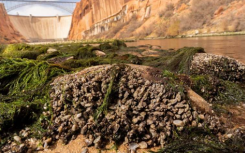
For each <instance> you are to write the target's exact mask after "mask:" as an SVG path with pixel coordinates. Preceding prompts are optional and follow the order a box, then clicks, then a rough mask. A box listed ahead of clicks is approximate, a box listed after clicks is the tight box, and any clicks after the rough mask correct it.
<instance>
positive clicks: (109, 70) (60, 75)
mask: <svg viewBox="0 0 245 153" xmlns="http://www.w3.org/2000/svg"><path fill="white" fill-rule="evenodd" d="M94 43H95V42H94V41H90V42H89V41H87V42H85V43H83V42H77V43H60V44H58V43H56V44H33V45H30V44H10V45H1V47H0V152H20V153H22V152H23V153H25V152H38V151H43V150H48V149H51V148H52V146H54V145H55V144H56V143H57V141H58V140H60V141H62V142H63V143H64V144H68V143H69V142H70V141H71V140H74V139H76V138H77V136H79V135H83V136H84V137H85V143H84V146H79V147H80V150H79V151H84V152H87V151H89V150H90V149H91V147H94V148H96V150H98V151H101V152H103V151H108V150H112V151H115V150H118V147H119V146H120V145H122V144H123V143H124V144H126V145H127V148H126V150H130V151H132V152H133V151H136V149H139V148H141V149H148V150H146V151H145V152H151V151H150V149H152V148H154V147H161V148H162V149H160V150H158V151H156V152H154V153H163V152H183V151H189V152H195V153H198V152H244V151H245V147H244V146H245V129H244V127H245V117H244V116H245V114H244V112H245V84H244V81H245V65H244V64H242V63H240V62H238V61H237V60H235V59H232V58H227V57H224V56H218V55H212V54H207V53H205V50H204V49H203V48H198V47H196V48H195V47H185V48H181V49H178V50H163V49H162V48H161V47H159V46H152V45H141V46H135V47H128V46H127V45H126V43H125V41H121V40H101V41H97V43H96V45H95V44H94ZM204 59H205V60H204ZM234 110H235V111H234ZM183 141H184V142H185V143H182V142H183ZM109 142H112V143H113V144H114V145H113V146H114V147H110V148H106V147H107V145H108V143H109ZM180 144H181V145H180ZM82 147H85V149H84V148H82ZM81 149H84V150H81ZM86 149H87V150H86ZM124 151H125V150H124ZM151 153H153V152H151Z"/></svg>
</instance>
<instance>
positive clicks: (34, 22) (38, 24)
mask: <svg viewBox="0 0 245 153" xmlns="http://www.w3.org/2000/svg"><path fill="white" fill-rule="evenodd" d="M9 18H10V21H11V23H12V24H13V26H14V27H15V28H16V30H18V31H19V32H20V34H21V35H22V36H23V37H24V38H26V39H27V40H28V41H29V42H41V41H58V40H66V39H67V37H68V34H69V30H70V27H71V21H72V16H51V17H50V16H45V17H41V16H31V15H30V16H19V15H9Z"/></svg>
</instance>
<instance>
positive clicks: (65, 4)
mask: <svg viewBox="0 0 245 153" xmlns="http://www.w3.org/2000/svg"><path fill="white" fill-rule="evenodd" d="M0 3H4V6H5V9H6V11H7V12H10V11H13V10H15V9H17V8H20V7H23V6H27V5H34V4H43V5H50V6H54V7H57V8H60V9H63V10H65V11H67V12H69V13H71V14H72V13H73V11H74V9H75V7H76V3H77V2H70V1H50V0H41V1H34V0H0Z"/></svg>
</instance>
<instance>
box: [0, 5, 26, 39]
mask: <svg viewBox="0 0 245 153" xmlns="http://www.w3.org/2000/svg"><path fill="white" fill-rule="evenodd" d="M0 21H1V22H0V44H7V43H18V42H24V41H25V39H24V38H23V37H22V36H21V34H20V33H19V32H18V31H17V30H16V29H15V28H14V26H13V24H12V23H11V22H10V19H9V16H8V14H7V12H6V10H5V7H4V5H3V4H2V3H0Z"/></svg>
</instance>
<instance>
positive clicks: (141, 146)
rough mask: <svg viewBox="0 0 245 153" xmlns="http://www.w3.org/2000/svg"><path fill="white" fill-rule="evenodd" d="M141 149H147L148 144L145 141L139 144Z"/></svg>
mask: <svg viewBox="0 0 245 153" xmlns="http://www.w3.org/2000/svg"><path fill="white" fill-rule="evenodd" d="M139 148H140V149H146V148H147V143H146V142H145V141H142V142H140V143H139Z"/></svg>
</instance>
